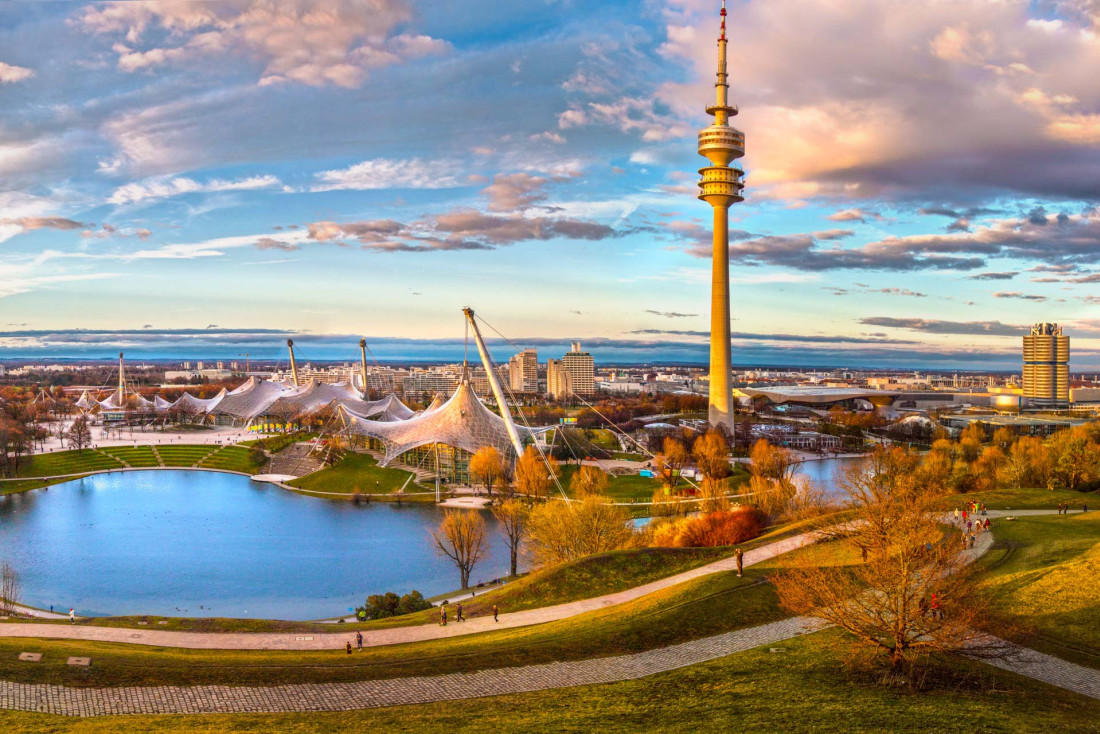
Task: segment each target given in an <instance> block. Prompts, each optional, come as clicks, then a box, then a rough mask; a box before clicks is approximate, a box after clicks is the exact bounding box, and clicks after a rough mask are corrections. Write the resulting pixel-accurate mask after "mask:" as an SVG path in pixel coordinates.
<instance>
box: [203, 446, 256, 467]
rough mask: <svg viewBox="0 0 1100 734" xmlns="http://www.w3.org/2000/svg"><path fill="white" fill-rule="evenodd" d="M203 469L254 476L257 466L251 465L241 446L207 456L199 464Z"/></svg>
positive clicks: (223, 449)
mask: <svg viewBox="0 0 1100 734" xmlns="http://www.w3.org/2000/svg"><path fill="white" fill-rule="evenodd" d="M199 466H201V467H203V468H204V469H223V470H225V471H236V472H242V473H244V474H255V473H256V472H257V471H258V470H259V468H260V467H259V466H257V465H256V464H255V463H253V461H252V459H251V458H250V456H249V450H248V449H246V448H245V447H243V446H225V447H223V448H222V449H221V450H219V451H215V452H214V453H211V454H207V455H206V458H204V459H203V460H202V461H200V462H199Z"/></svg>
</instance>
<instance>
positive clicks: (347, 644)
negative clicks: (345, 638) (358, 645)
mask: <svg viewBox="0 0 1100 734" xmlns="http://www.w3.org/2000/svg"><path fill="white" fill-rule="evenodd" d="M344 644H345V646H346V647H347V650H348V655H351V643H350V642H346V643H344Z"/></svg>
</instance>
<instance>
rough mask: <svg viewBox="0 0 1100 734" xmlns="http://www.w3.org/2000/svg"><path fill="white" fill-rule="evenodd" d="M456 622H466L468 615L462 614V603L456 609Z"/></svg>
mask: <svg viewBox="0 0 1100 734" xmlns="http://www.w3.org/2000/svg"><path fill="white" fill-rule="evenodd" d="M455 621H456V622H465V621H466V615H465V614H463V613H462V602H459V603H458V606H457V607H456V608H455Z"/></svg>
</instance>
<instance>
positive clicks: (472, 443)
mask: <svg viewBox="0 0 1100 734" xmlns="http://www.w3.org/2000/svg"><path fill="white" fill-rule="evenodd" d="M340 412H341V415H342V416H343V419H344V425H345V427H346V428H347V430H349V431H351V432H352V433H355V434H358V435H361V436H369V437H370V438H374V439H377V440H379V441H381V442H382V444H383V446H384V447H385V456H384V457H383V459H382V462H381V463H382V465H383V466H385V465H386V464H389V463H390V462H391V461H393V460H394V459H396V458H397V457H398V456H400V455H401V454H403V453H404V452H406V451H408V450H410V449H414V448H416V447H417V446H425V445H427V444H432V443H442V444H446V445H447V446H454V447H456V448H460V449H463V450H465V451H469V452H470V453H474V452H476V451H477V450H478V449H480V448H482V447H483V446H493V447H495V448H496V449H497V451H499V452H500V453H501V455H502V456H505V455H512V454H514V453H515V450H514V449H513V448H512V442H511V440H510V439H509V438H508V429H507V428H505V426H504V419H503V418H501V417H500V416H499V415H497V414H496V413H494V412H493V411H491V410H489V409H488V408H486V407H485V406H484V405H483V404H482V402H481V401H480V400H479V399H478V397H477V395H476V394H475V393H474V390H473V388H472V387H470V383H469V382H468V381H467V380H463V381H462V382H461V383H460V384H459V386H458V389H457V390H455V393H454V395H452V396H451V398H450V400H448V401H447V402H446V403H443V405H441V406H440V407H438V408H436V409H435V410H426V411H424V412H423V413H421V414H420V415H418V416H416V417H414V418H410V419H408V420H403V421H395V422H386V421H375V420H369V419H368V417H367V416H364V415H359V414H356V413H354V412H352V411H350V410H348V409H347V408H342V409H341V411H340ZM516 428H517V430H518V431H519V436H520V440H526V439H529V438H531V437H532V436H533V435H534V434H536V433H540V432H541V431H543V430H547V429H528V428H525V427H523V426H517V427H516Z"/></svg>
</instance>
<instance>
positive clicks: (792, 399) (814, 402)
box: [741, 385, 901, 408]
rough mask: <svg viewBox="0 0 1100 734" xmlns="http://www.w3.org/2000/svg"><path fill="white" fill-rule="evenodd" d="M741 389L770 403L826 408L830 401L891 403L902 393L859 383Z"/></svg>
mask: <svg viewBox="0 0 1100 734" xmlns="http://www.w3.org/2000/svg"><path fill="white" fill-rule="evenodd" d="M741 392H742V393H744V394H745V395H747V396H749V397H750V398H754V399H755V398H761V399H764V400H766V401H767V402H769V403H771V404H773V405H784V404H790V405H803V406H807V407H815V408H828V407H831V406H833V405H839V404H844V403H848V404H851V403H854V402H855V401H857V400H864V401H866V402H868V403H870V404H871V405H873V406H875V407H876V408H877V407H882V406H886V405H890V404H891V403H893V402H894V399H895V398H897V397H898V396H899V395H901V393H900V392H896V391H893V390H867V389H863V388H858V387H817V386H812V385H776V386H775V387H768V388H756V387H743V388H741Z"/></svg>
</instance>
